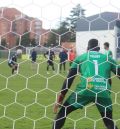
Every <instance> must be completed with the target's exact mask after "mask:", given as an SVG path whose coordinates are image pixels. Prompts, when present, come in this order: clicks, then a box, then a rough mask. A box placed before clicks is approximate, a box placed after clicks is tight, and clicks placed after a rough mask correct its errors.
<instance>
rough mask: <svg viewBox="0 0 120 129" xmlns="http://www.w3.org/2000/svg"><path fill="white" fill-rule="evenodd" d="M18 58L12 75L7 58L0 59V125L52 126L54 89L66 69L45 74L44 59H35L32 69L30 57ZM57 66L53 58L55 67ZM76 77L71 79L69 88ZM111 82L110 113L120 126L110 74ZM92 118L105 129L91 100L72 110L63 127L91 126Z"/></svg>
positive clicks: (1, 128)
mask: <svg viewBox="0 0 120 129" xmlns="http://www.w3.org/2000/svg"><path fill="white" fill-rule="evenodd" d="M19 62H20V67H19V72H18V74H16V75H14V76H11V69H10V68H9V67H8V65H7V61H5V62H3V63H1V61H0V63H1V64H0V74H1V75H2V76H0V129H51V128H52V120H53V119H54V117H55V114H54V113H53V104H54V102H55V99H56V94H55V92H59V91H60V89H61V86H62V83H63V81H64V79H65V77H66V75H67V71H66V72H62V73H61V74H58V73H57V72H56V74H54V73H53V72H52V71H50V74H49V75H47V74H46V62H43V63H42V62H41V61H38V63H39V65H38V67H37V68H38V69H31V62H30V61H23V62H22V63H21V61H19ZM36 66H37V65H36ZM57 66H58V65H57V62H56V64H55V68H56V69H57ZM68 69H69V64H68V63H67V70H68ZM39 74H40V75H39ZM79 78H80V76H77V77H76V79H75V80H74V83H73V85H72V87H71V89H72V90H74V89H75V86H76V84H77V83H78V81H79ZM112 84H113V86H112V91H113V93H112V94H111V96H112V100H113V117H114V120H115V121H116V123H117V125H118V128H120V120H119V119H120V106H119V104H120V93H119V92H120V86H119V84H120V82H119V80H118V79H117V78H113V79H112ZM70 93H71V91H69V92H68V94H67V96H68V95H69V94H70ZM115 93H116V95H115ZM117 93H118V94H117ZM67 96H66V97H67ZM94 122H96V129H105V126H104V124H103V122H102V120H101V117H100V115H99V113H98V111H97V108H96V106H95V105H93V104H92V103H91V104H90V105H88V106H87V107H86V109H85V108H84V109H82V110H77V111H74V112H73V113H71V114H70V115H69V116H68V117H67V120H66V123H65V126H64V128H63V129H74V126H75V129H94Z"/></svg>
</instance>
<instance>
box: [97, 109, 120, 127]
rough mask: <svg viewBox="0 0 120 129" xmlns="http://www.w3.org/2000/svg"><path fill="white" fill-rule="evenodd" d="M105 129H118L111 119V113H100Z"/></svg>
mask: <svg viewBox="0 0 120 129" xmlns="http://www.w3.org/2000/svg"><path fill="white" fill-rule="evenodd" d="M100 114H101V116H102V118H103V122H104V124H105V126H106V127H107V129H118V128H117V126H116V125H115V123H114V121H113V118H112V111H107V112H100Z"/></svg>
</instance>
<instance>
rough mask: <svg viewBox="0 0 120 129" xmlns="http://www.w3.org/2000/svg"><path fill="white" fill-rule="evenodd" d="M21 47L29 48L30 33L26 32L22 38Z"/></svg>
mask: <svg viewBox="0 0 120 129" xmlns="http://www.w3.org/2000/svg"><path fill="white" fill-rule="evenodd" d="M21 45H23V46H24V47H29V46H30V45H31V44H30V33H29V32H26V33H25V34H24V35H23V36H22V37H21Z"/></svg>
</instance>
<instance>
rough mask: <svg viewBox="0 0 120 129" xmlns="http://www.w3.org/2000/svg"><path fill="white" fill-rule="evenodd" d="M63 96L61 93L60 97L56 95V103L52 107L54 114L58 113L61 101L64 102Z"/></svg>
mask: <svg viewBox="0 0 120 129" xmlns="http://www.w3.org/2000/svg"><path fill="white" fill-rule="evenodd" d="M64 97H65V96H64V95H63V94H62V93H60V95H58V97H57V102H56V103H55V105H54V110H53V111H54V113H57V112H58V109H59V107H60V106H61V104H62V103H63V100H64Z"/></svg>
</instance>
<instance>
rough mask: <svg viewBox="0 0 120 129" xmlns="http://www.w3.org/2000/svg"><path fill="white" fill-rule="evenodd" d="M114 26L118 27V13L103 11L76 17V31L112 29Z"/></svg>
mask: <svg viewBox="0 0 120 129" xmlns="http://www.w3.org/2000/svg"><path fill="white" fill-rule="evenodd" d="M114 26H117V27H119V28H120V13H115V12H103V13H100V14H96V15H93V16H90V17H82V18H80V19H78V21H77V26H76V31H88V30H90V31H95V30H108V29H109V30H113V29H114Z"/></svg>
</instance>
